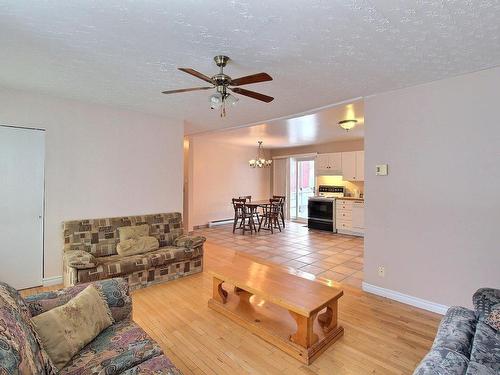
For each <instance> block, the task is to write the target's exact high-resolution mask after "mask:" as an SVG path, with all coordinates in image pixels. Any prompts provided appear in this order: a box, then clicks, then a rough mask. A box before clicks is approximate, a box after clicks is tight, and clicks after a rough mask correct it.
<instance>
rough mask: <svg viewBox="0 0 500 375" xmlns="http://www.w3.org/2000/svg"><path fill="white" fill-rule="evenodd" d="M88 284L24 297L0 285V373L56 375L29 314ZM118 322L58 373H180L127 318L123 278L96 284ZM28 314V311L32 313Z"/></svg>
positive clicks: (128, 310)
mask: <svg viewBox="0 0 500 375" xmlns="http://www.w3.org/2000/svg"><path fill="white" fill-rule="evenodd" d="M87 285H88V284H80V285H77V286H74V287H71V288H66V289H62V290H58V291H54V292H46V293H41V294H37V295H34V296H30V297H28V298H27V299H26V300H25V301H23V300H22V298H21V297H20V296H19V294H18V293H17V291H15V290H14V289H12V288H10V287H9V286H7V285H5V284H0V374H36V375H55V374H56V372H55V370H54V368H53V367H52V365H51V362H50V360H49V359H48V357H47V355H46V353H45V352H44V351H43V349H41V346H40V344H39V341H38V339H37V337H36V334H35V333H34V332H35V331H34V330H33V328H32V325H31V324H30V323H31V321H30V318H31V316H32V314H33V315H37V314H40V313H42V312H44V311H48V310H50V309H52V308H54V307H56V306H60V305H62V304H64V303H66V302H67V301H69V300H70V299H71V298H73V297H74V296H75V295H76V294H78V293H79V292H80V291H82V290H83V289H85V288H86V287H87ZM94 285H95V286H96V287H97V288H98V289H100V290H101V291H102V292H103V294H104V296H105V298H106V301H107V303H108V305H109V306H110V309H111V312H112V314H113V317H114V319H115V320H116V322H115V323H114V324H113V325H111V326H110V327H108V328H107V329H105V330H104V331H103V332H101V333H100V334H99V335H98V336H97V337H96V338H95V339H94V340H93V341H91V342H90V343H89V344H88V345H87V346H85V347H84V348H83V349H82V350H81V351H80V352H79V353H77V354H76V355H75V356H74V357H73V358H72V359H71V360H70V361H69V362H68V363H67V364H66V366H65V367H64V368H62V369H61V371H60V372H58V374H61V375H90V374H92V375H94V374H103V375H104V374H105V375H114V374H129V375H140V374H143V375H146V374H148V375H152V374H166V375H181V372H180V371H179V370H178V369H176V368H175V366H174V365H173V364H172V362H171V361H170V360H169V359H168V358H167V357H166V356H165V355H164V354H163V351H162V350H161V348H160V347H159V346H158V344H157V343H155V342H154V341H153V340H152V339H151V338H150V337H149V336H148V335H147V334H146V332H144V331H143V330H142V329H141V328H140V327H139V326H138V325H137V324H135V323H134V322H133V321H132V320H131V308H132V302H131V300H130V295H129V293H128V284H127V282H126V281H125V280H124V279H109V280H104V281H100V282H97V283H94ZM30 312H31V314H30Z"/></svg>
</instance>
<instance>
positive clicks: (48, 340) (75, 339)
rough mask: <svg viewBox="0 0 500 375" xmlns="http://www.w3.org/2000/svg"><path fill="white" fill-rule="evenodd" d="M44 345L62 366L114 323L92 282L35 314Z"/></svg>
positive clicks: (34, 320)
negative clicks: (62, 303) (71, 297)
mask: <svg viewBox="0 0 500 375" xmlns="http://www.w3.org/2000/svg"><path fill="white" fill-rule="evenodd" d="M33 322H34V323H35V326H36V329H37V332H38V334H39V336H40V338H41V340H42V344H43V347H44V349H45V350H46V351H47V353H48V354H49V356H50V358H51V359H52V362H53V363H54V365H55V366H56V367H57V368H58V369H61V368H62V367H63V366H64V365H65V364H66V363H68V361H69V360H70V359H71V357H73V356H74V355H75V354H76V353H78V352H79V351H80V350H81V349H82V348H83V347H84V346H85V345H87V344H88V343H89V342H90V341H92V340H93V339H94V338H95V337H97V335H99V334H100V333H101V331H102V330H104V329H105V328H107V327H109V326H110V325H111V324H113V318H112V316H111V311H110V310H109V307H108V305H107V303H106V301H105V299H104V296H103V295H101V294H100V292H99V291H98V290H97V288H96V287H95V286H93V285H89V286H88V287H86V288H85V289H84V290H83V291H81V292H80V293H78V295H77V296H76V297H75V298H73V299H72V300H70V301H69V302H68V303H66V304H64V305H62V306H58V307H56V308H53V309H51V310H49V311H46V312H44V313H42V314H40V315H37V316H35V317H33Z"/></svg>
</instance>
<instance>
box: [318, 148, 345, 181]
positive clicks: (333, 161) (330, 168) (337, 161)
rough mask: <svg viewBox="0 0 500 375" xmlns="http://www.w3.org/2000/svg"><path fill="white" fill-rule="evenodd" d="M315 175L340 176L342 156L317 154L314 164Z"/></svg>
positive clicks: (338, 154) (337, 154)
mask: <svg viewBox="0 0 500 375" xmlns="http://www.w3.org/2000/svg"><path fill="white" fill-rule="evenodd" d="M315 167H316V175H319V176H321V175H342V154H341V153H340V152H335V153H332V154H318V156H317V157H316V162H315Z"/></svg>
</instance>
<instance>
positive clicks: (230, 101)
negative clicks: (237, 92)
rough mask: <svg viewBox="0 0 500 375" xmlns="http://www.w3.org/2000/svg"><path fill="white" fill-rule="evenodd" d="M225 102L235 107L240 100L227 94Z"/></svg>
mask: <svg viewBox="0 0 500 375" xmlns="http://www.w3.org/2000/svg"><path fill="white" fill-rule="evenodd" d="M224 101H225V102H226V103H227V104H229V105H230V106H232V107H234V106H235V105H236V104H238V101H239V99H238V98H237V97H236V96H234V95H231V94H227V96H226V98H225V99H224Z"/></svg>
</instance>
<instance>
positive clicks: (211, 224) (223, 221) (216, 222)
mask: <svg viewBox="0 0 500 375" xmlns="http://www.w3.org/2000/svg"><path fill="white" fill-rule="evenodd" d="M233 220H234V219H221V220H214V221H209V222H208V227H209V228H212V227H216V226H217V225H224V224H230V223H232V222H233Z"/></svg>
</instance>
